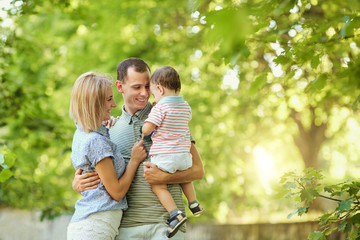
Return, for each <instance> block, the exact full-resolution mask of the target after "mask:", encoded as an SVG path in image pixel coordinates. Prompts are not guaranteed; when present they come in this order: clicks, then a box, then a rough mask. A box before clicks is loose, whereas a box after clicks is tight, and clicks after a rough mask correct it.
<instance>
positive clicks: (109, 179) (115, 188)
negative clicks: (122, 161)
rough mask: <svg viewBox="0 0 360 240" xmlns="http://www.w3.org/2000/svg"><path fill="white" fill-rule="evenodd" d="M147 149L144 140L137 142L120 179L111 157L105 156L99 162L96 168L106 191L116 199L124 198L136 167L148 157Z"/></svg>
mask: <svg viewBox="0 0 360 240" xmlns="http://www.w3.org/2000/svg"><path fill="white" fill-rule="evenodd" d="M146 155H147V154H146V150H145V148H144V146H143V141H140V142H137V143H135V145H134V147H133V150H132V153H131V158H130V161H129V163H128V165H127V167H126V170H125V172H124V174H123V175H122V176H121V177H120V178H119V179H118V178H117V175H116V171H115V167H114V164H113V162H112V159H111V158H110V157H107V158H104V159H103V160H101V161H100V162H99V163H98V164H96V166H95V169H96V172H97V173H98V174H99V177H100V179H101V181H102V182H103V184H104V186H105V188H106V191H107V192H108V193H109V195H110V196H111V197H112V198H113V199H114V200H116V201H120V200H121V199H123V197H124V196H125V194H126V193H127V191H128V190H129V187H130V184H131V182H132V180H133V178H134V176H135V173H136V169H137V168H138V166H139V164H140V163H141V162H142V161H143V160H144V159H145V158H146Z"/></svg>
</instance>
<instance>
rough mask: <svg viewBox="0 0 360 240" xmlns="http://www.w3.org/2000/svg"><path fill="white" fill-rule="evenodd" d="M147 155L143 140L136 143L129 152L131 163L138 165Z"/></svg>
mask: <svg viewBox="0 0 360 240" xmlns="http://www.w3.org/2000/svg"><path fill="white" fill-rule="evenodd" d="M146 156H147V153H146V149H145V147H144V140H143V139H142V140H141V141H139V142H137V143H135V144H134V146H133V148H132V152H131V161H134V162H136V163H137V164H140V163H141V162H142V161H144V159H145V158H146Z"/></svg>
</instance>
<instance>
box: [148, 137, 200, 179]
mask: <svg viewBox="0 0 360 240" xmlns="http://www.w3.org/2000/svg"><path fill="white" fill-rule="evenodd" d="M190 153H191V155H192V160H193V165H192V167H191V168H189V169H186V170H184V171H177V172H175V173H172V174H171V173H168V172H164V171H161V170H160V169H159V168H158V167H157V166H156V165H155V164H153V163H150V162H144V177H145V180H146V182H147V183H149V184H177V183H185V182H192V181H194V180H199V179H202V178H203V177H204V173H205V171H204V166H203V164H202V160H201V157H200V154H199V152H198V151H197V149H196V147H195V144H194V143H193V142H192V143H191V148H190Z"/></svg>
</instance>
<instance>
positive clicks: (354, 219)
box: [351, 213, 360, 224]
mask: <svg viewBox="0 0 360 240" xmlns="http://www.w3.org/2000/svg"><path fill="white" fill-rule="evenodd" d="M351 222H352V223H353V224H360V213H357V214H355V215H354V216H352V217H351Z"/></svg>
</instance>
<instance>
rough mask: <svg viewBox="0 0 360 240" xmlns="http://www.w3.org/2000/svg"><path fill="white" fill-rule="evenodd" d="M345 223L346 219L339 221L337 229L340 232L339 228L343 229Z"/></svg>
mask: <svg viewBox="0 0 360 240" xmlns="http://www.w3.org/2000/svg"><path fill="white" fill-rule="evenodd" d="M346 225H347V219H345V220H343V221H341V222H340V224H339V226H338V231H339V232H340V231H341V230H343V229H344V228H345V227H346Z"/></svg>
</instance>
